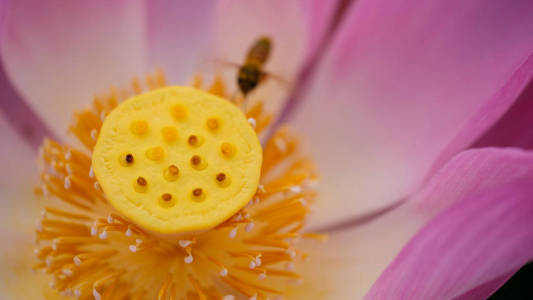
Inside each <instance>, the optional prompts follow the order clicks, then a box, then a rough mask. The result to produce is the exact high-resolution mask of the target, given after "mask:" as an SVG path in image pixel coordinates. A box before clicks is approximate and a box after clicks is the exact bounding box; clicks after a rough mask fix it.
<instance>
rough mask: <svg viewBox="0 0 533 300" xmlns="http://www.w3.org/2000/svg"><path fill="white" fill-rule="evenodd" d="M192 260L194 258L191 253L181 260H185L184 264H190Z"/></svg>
mask: <svg viewBox="0 0 533 300" xmlns="http://www.w3.org/2000/svg"><path fill="white" fill-rule="evenodd" d="M193 260H194V258H193V257H192V255H189V256H187V257H185V258H184V259H183V261H185V263H186V264H192V262H193Z"/></svg>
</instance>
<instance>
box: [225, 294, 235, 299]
mask: <svg viewBox="0 0 533 300" xmlns="http://www.w3.org/2000/svg"><path fill="white" fill-rule="evenodd" d="M222 300H235V296H233V295H226V296H224V298H222Z"/></svg>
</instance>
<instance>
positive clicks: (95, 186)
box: [94, 181, 100, 191]
mask: <svg viewBox="0 0 533 300" xmlns="http://www.w3.org/2000/svg"><path fill="white" fill-rule="evenodd" d="M94 189H95V190H97V191H98V190H100V184H99V183H98V181H95V182H94Z"/></svg>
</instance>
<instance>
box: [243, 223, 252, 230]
mask: <svg viewBox="0 0 533 300" xmlns="http://www.w3.org/2000/svg"><path fill="white" fill-rule="evenodd" d="M252 229H254V223H253V222H250V223H248V224H246V227H245V228H244V230H246V232H250V231H252Z"/></svg>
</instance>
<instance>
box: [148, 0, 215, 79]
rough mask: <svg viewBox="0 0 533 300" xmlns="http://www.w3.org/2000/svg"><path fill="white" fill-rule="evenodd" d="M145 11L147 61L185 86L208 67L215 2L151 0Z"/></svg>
mask: <svg viewBox="0 0 533 300" xmlns="http://www.w3.org/2000/svg"><path fill="white" fill-rule="evenodd" d="M148 4H149V5H147V7H146V9H147V11H146V14H147V28H146V31H147V32H146V34H147V37H148V44H147V47H148V61H149V65H150V66H158V67H160V68H162V69H163V70H164V71H165V73H166V74H167V75H168V77H169V82H172V83H179V84H183V83H185V82H186V81H187V80H188V79H189V78H190V77H191V76H192V75H193V74H194V73H196V72H198V71H199V70H200V69H201V67H203V66H204V65H205V64H206V61H207V59H208V58H209V54H210V53H211V47H210V46H211V45H210V44H209V43H210V41H211V40H212V39H213V37H212V33H213V32H212V31H213V30H212V29H213V28H212V27H213V20H214V13H215V11H214V10H215V7H216V5H215V1H188V0H176V1H175V0H165V1H150V2H149V3H148Z"/></svg>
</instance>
